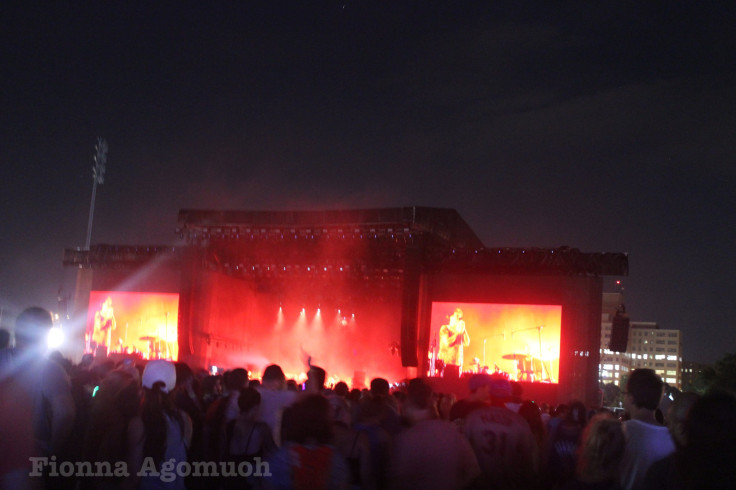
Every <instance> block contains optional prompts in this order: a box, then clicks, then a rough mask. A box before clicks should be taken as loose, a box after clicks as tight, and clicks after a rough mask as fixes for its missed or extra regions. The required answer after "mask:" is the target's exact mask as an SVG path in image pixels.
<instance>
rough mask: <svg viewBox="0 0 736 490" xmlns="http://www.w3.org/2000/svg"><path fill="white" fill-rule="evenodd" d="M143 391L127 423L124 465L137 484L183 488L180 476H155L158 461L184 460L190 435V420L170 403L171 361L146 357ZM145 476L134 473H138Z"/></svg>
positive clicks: (172, 385) (171, 387)
mask: <svg viewBox="0 0 736 490" xmlns="http://www.w3.org/2000/svg"><path fill="white" fill-rule="evenodd" d="M141 381H142V385H143V389H144V395H143V404H142V406H141V414H140V415H139V416H137V417H135V418H134V419H133V420H131V422H130V425H129V426H128V469H129V473H130V475H131V476H130V478H131V479H132V482H131V483H133V484H134V486H135V487H137V488H141V489H143V488H172V489H183V488H184V479H183V478H182V477H179V476H176V477H175V478H174V479H173V481H170V482H164V481H162V479H161V478H160V477H159V476H157V474H156V473H155V472H156V471H160V470H161V464H162V463H163V462H165V461H170V460H171V459H174V460H175V462H176V463H179V462H182V461H186V460H187V448H188V447H189V443H190V441H191V438H192V421H191V419H190V418H189V416H188V415H187V414H186V413H185V412H183V411H181V410H179V409H177V408H176V407H175V406H174V403H173V399H172V398H171V396H170V395H171V392H172V391H173V389H174V387H175V386H176V369H175V367H174V364H172V363H171V362H169V361H165V360H162V359H159V360H154V361H149V362H148V364H146V367H145V369H144V370H143V377H142V379H141ZM139 472H141V473H144V474H145V475H148V476H140V477H139V476H138V473H139Z"/></svg>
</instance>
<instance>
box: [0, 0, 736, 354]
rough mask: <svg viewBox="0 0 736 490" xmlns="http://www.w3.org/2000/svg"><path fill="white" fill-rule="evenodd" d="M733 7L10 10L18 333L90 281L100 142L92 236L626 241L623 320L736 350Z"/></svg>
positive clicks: (608, 244) (3, 179) (9, 183)
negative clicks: (286, 233) (265, 221)
mask: <svg viewBox="0 0 736 490" xmlns="http://www.w3.org/2000/svg"><path fill="white" fill-rule="evenodd" d="M727 3H728V2H686V1H654V2H638V1H622V2H550V1H543V2H542V1H540V2H449V1H448V2H431V1H430V2H425V1H418V0H417V1H393V2H378V1H371V2H369V1H346V2H335V1H308V0H302V1H270V0H269V1H261V2H255V1H254V2H251V1H247V2H246V1H213V2H122V1H116V2H49V3H47V4H37V3H32V2H4V3H3V4H2V6H0V67H1V69H0V101H1V106H0V129H1V130H2V140H1V143H0V186H1V187H0V188H1V189H2V201H1V202H2V212H1V213H0V230H2V233H3V239H2V242H1V244H0V247H1V248H0V304H1V306H2V312H3V313H2V323H3V325H6V326H7V325H12V321H13V319H14V317H15V315H16V314H17V313H18V312H19V311H20V310H21V309H23V308H25V307H27V306H30V305H33V304H39V305H41V306H45V307H47V308H49V309H53V310H57V309H58V308H57V291H58V290H59V289H60V288H61V289H62V292H63V294H71V293H72V292H73V290H74V280H75V275H74V273H75V271H74V270H73V269H72V270H70V269H65V268H63V267H62V265H61V261H62V253H63V250H64V248H68V247H77V246H83V245H84V241H85V236H86V229H87V218H88V213H89V205H90V198H91V192H92V171H91V168H92V166H93V164H94V162H93V159H92V157H93V155H94V145H95V143H96V141H97V137H98V136H101V137H104V138H106V139H107V141H108V143H109V148H110V150H109V155H108V165H107V173H106V178H105V183H104V184H103V185H102V186H99V187H98V189H97V201H96V206H97V207H96V213H95V221H94V231H93V237H92V243H93V244H94V243H109V244H133V245H136V244H175V243H176V237H175V234H174V230H175V228H176V218H177V212H178V210H179V209H181V208H205V209H253V210H271V209H275V210H289V209H323V208H327V209H341V208H356V207H361V208H362V207H400V206H413V205H418V206H431V207H447V208H454V209H457V210H458V212H459V213H460V214H461V215H462V216H463V217H464V219H465V220H466V221H467V222H468V224H469V225H470V226H471V228H473V229H474V230H475V232H476V233H477V234H478V236H479V237H480V238H481V240H482V241H483V242H484V243H485V244H486V246H489V247H497V246H499V247H504V246H510V247H520V246H534V247H557V246H562V245H567V246H571V247H575V248H579V249H581V250H582V251H584V252H627V253H628V254H629V266H630V275H629V277H625V278H620V279H622V283H623V287H624V288H625V290H624V292H625V298H626V306H627V309H628V311H629V313H630V315H631V317H632V319H633V320H639V321H655V322H658V323H659V324H660V326H661V327H662V328H675V329H680V330H682V332H683V337H684V357H685V359H686V360H694V361H699V362H714V361H716V360H717V359H719V358H721V357H722V356H723V355H724V354H725V353H727V352H736V333H734V331H735V330H736V300H735V299H734V295H735V294H736V278H735V276H734V272H735V271H736V259H735V257H736V254H735V253H734V249H735V247H736V226H735V223H736V219H735V215H736V212H735V210H736V191H735V190H734V187H735V185H736V166H734V163H736V162H734V156H735V155H736V84H735V82H736V77H735V76H734V75H736V60H734V54H735V53H736V35H735V34H734V28H733V26H734V25H736V16H734V9H733V8H731V7H724V5H726V4H727ZM71 4H74V5H75V7H71V6H70V5H71ZM457 4H465V5H464V6H459V5H457ZM476 4H479V5H476ZM703 4H707V5H708V6H705V5H703ZM614 279H616V278H610V279H608V280H607V281H606V284H607V287H606V290H608V291H615V286H614V285H613V280H614Z"/></svg>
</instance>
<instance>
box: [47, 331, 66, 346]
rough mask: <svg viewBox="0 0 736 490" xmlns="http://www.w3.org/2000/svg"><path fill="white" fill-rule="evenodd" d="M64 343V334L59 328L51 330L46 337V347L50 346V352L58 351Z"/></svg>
mask: <svg viewBox="0 0 736 490" xmlns="http://www.w3.org/2000/svg"><path fill="white" fill-rule="evenodd" d="M63 343H64V333H63V332H62V331H61V329H60V328H59V327H53V328H51V329H50V330H49V333H48V335H47V337H46V345H47V346H48V348H49V350H54V349H58V348H59V347H61V344H63Z"/></svg>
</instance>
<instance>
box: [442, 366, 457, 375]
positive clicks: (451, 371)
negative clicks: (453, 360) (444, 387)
mask: <svg viewBox="0 0 736 490" xmlns="http://www.w3.org/2000/svg"><path fill="white" fill-rule="evenodd" d="M442 377H443V378H452V379H458V378H459V377H460V366H458V365H457V364H448V365H446V366H445V370H444V371H443V373H442Z"/></svg>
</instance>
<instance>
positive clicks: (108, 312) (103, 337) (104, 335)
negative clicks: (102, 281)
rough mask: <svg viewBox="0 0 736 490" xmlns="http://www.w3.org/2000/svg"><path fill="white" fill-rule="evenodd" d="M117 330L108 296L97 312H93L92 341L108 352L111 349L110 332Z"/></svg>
mask: <svg viewBox="0 0 736 490" xmlns="http://www.w3.org/2000/svg"><path fill="white" fill-rule="evenodd" d="M116 328H117V323H116V322H115V312H114V311H113V309H112V298H110V297H109V296H108V297H107V299H105V301H103V302H102V306H101V307H100V309H99V311H96V312H95V324H94V330H93V331H92V340H93V341H94V342H95V343H96V344H97V345H98V346H101V345H104V346H105V347H107V350H108V352H109V351H110V348H111V347H112V331H113V330H115V329H116Z"/></svg>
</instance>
